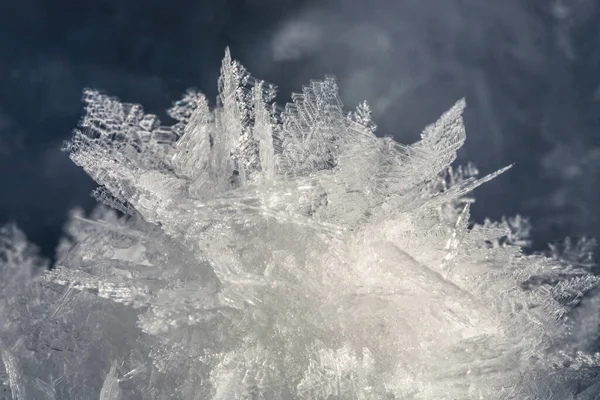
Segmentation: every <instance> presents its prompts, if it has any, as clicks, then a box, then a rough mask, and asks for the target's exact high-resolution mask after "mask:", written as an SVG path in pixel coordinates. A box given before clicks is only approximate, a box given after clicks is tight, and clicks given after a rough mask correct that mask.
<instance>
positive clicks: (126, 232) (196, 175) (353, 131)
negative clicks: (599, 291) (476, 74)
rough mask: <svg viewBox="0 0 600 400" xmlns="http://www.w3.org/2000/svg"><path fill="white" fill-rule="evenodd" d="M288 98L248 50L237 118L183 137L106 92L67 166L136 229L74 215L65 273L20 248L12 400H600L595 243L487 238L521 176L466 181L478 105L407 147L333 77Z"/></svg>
mask: <svg viewBox="0 0 600 400" xmlns="http://www.w3.org/2000/svg"><path fill="white" fill-rule="evenodd" d="M275 90H276V88H275V87H274V86H273V85H270V84H267V83H264V82H262V81H259V80H256V79H254V78H252V77H251V76H250V75H249V73H248V72H247V71H246V70H245V69H244V67H243V66H241V65H240V64H239V63H238V62H236V61H233V60H232V59H231V56H230V54H229V52H228V51H227V52H226V55H225V58H224V60H223V64H222V68H221V77H220V79H219V96H218V99H217V103H216V107H214V108H211V107H209V103H208V101H207V99H206V98H205V97H204V95H202V94H201V93H197V92H193V91H190V92H188V93H186V94H185V96H184V98H183V99H182V100H181V101H179V102H176V103H175V104H174V106H173V108H172V109H171V110H169V114H170V115H171V116H172V117H173V118H175V119H176V120H177V123H176V124H175V125H173V126H163V125H161V124H160V121H159V120H158V118H157V117H156V116H153V115H148V114H144V112H143V110H142V108H141V106H139V105H134V104H123V103H120V102H119V101H118V100H116V99H113V98H110V97H107V96H105V95H103V94H100V93H98V92H96V91H93V90H86V92H85V94H84V102H85V106H86V114H85V117H84V118H83V120H82V122H81V125H80V128H79V129H78V130H76V131H75V134H74V137H73V139H72V140H71V141H70V142H69V143H67V145H66V146H65V150H66V151H67V152H68V153H69V155H70V157H71V159H72V160H73V161H74V162H75V163H76V164H78V165H79V166H81V167H82V168H84V170H85V171H86V172H87V173H88V174H89V175H90V176H91V177H92V178H94V179H95V180H96V182H98V184H99V185H100V187H99V189H98V190H96V191H95V192H94V195H95V196H96V197H97V198H98V200H99V201H101V202H103V203H104V204H105V205H107V206H109V207H112V208H114V209H116V210H118V211H120V212H122V213H124V214H125V216H118V215H117V213H116V212H115V211H113V210H109V209H108V208H103V207H100V208H99V209H98V210H96V211H95V212H94V214H93V215H90V216H85V215H83V214H82V213H81V212H79V211H74V212H73V215H72V218H71V220H70V222H69V224H68V225H67V226H66V228H65V237H64V238H63V240H62V241H61V244H60V246H59V251H58V261H57V264H56V266H55V267H54V268H53V269H52V270H51V271H49V272H44V273H40V271H41V270H42V269H43V266H44V261H43V260H40V259H39V258H38V257H37V256H36V253H35V250H34V249H32V247H31V245H29V244H28V243H27V241H26V240H25V238H24V237H23V236H22V234H21V233H20V232H19V231H18V229H16V228H15V227H10V226H9V227H5V228H3V229H2V231H1V232H0V244H1V246H2V247H1V248H0V282H1V283H0V290H1V293H2V296H1V297H0V316H1V317H2V318H1V319H0V321H1V325H0V356H1V358H2V361H3V364H2V365H3V367H1V368H0V378H2V384H3V385H4V387H5V388H7V391H10V393H11V395H12V397H13V398H15V399H87V398H100V399H103V400H115V399H167V398H169V399H172V398H178V399H211V398H212V399H222V400H225V399H265V400H266V399H294V398H297V399H394V398H395V399H405V398H414V399H471V398H473V399H546V398H557V399H568V398H593V397H590V396H594V390H597V388H596V389H595V388H594V387H593V386H591V385H592V384H593V383H594V379H595V378H596V376H595V375H594V373H595V372H594V371H595V370H594V368H595V367H597V366H598V365H599V362H600V355H598V354H596V353H594V347H593V346H594V341H595V340H596V339H597V337H598V328H599V327H600V324H599V323H600V321H599V317H600V316H599V314H598V302H599V300H598V299H599V297H598V296H594V294H595V291H594V288H595V287H596V286H597V285H598V283H599V278H597V277H596V276H595V275H593V274H591V273H590V268H591V267H592V266H593V263H592V262H591V261H590V259H589V253H590V246H591V245H593V243H592V242H590V241H584V242H580V243H578V244H573V243H570V242H566V243H565V246H563V247H559V246H555V247H553V248H552V249H551V252H550V254H549V255H548V256H542V255H525V254H523V252H522V249H521V247H520V246H523V245H526V244H527V240H528V236H527V235H528V231H529V225H528V223H527V221H526V220H525V219H523V218H520V217H516V218H511V219H505V220H503V221H500V222H491V221H487V222H486V223H485V224H483V225H471V224H470V222H469V205H470V203H471V202H472V201H473V200H472V199H471V198H469V197H468V193H469V192H470V191H471V190H472V189H473V188H475V187H477V186H478V185H481V184H482V183H484V182H486V181H489V180H490V179H492V178H493V177H495V176H496V175H497V174H499V173H502V172H504V171H505V170H506V169H507V168H503V169H501V170H499V171H498V172H496V173H494V174H491V175H489V176H486V177H483V178H480V179H478V178H477V170H476V169H475V168H474V167H473V166H471V165H468V166H466V167H458V168H453V167H451V164H452V163H453V162H454V160H455V158H456V151H457V150H458V149H459V148H460V147H461V146H462V144H463V143H464V141H465V129H464V125H463V121H462V111H463V109H464V107H465V102H464V100H460V101H458V102H457V103H456V105H455V106H453V107H452V108H451V109H450V110H449V111H448V112H446V113H445V114H444V115H442V116H441V118H440V119H439V120H438V121H437V122H435V123H433V124H432V125H430V126H428V127H426V128H425V130H424V131H423V134H422V137H421V140H420V141H419V142H417V143H414V144H412V145H401V144H399V143H396V142H395V141H393V140H392V139H390V138H380V137H377V136H375V133H374V132H375V129H376V126H375V124H374V123H373V122H372V121H371V118H370V109H369V106H368V104H366V103H362V104H360V105H359V106H358V107H357V109H356V110H355V111H353V112H350V113H346V112H344V111H343V106H342V103H341V100H340V98H339V96H338V90H337V86H336V83H335V80H334V79H333V78H330V77H328V78H326V79H325V80H323V81H313V82H311V83H310V85H308V86H306V87H304V88H303V90H302V93H296V94H293V95H292V103H290V104H287V105H286V106H285V107H284V108H278V107H277V106H275V105H274V104H272V100H273V98H274V96H275ZM588 387H589V388H588ZM578 393H579V395H578ZM576 395H578V396H579V397H575V396H576ZM584 396H588V397H584Z"/></svg>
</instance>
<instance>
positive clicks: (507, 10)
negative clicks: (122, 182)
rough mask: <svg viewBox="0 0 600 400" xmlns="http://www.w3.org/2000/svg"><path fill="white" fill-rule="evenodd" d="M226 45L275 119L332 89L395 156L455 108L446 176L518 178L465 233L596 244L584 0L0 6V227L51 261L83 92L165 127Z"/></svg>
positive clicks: (589, 3) (598, 97)
mask: <svg viewBox="0 0 600 400" xmlns="http://www.w3.org/2000/svg"><path fill="white" fill-rule="evenodd" d="M226 46H230V48H231V51H232V54H233V56H234V57H235V58H236V59H238V60H239V61H240V62H241V63H242V64H244V65H245V66H246V67H247V68H248V69H249V70H250V72H251V73H252V74H253V75H254V76H256V77H258V78H261V79H265V80H267V81H270V82H273V83H275V84H277V85H278V86H279V96H278V102H280V103H283V102H285V101H288V99H289V95H290V93H291V92H292V91H300V90H301V88H302V85H303V84H306V83H308V82H309V80H310V79H321V78H322V77H323V76H324V75H326V74H333V75H335V76H336V77H337V79H338V82H339V86H340V88H341V96H342V99H343V101H344V103H345V105H346V106H347V108H348V109H352V108H354V107H355V106H356V104H357V103H358V102H360V101H362V100H367V101H368V102H369V103H370V104H371V106H372V108H373V111H374V120H375V122H376V123H377V124H378V130H377V133H378V134H379V135H392V136H394V137H395V138H396V140H398V141H400V142H404V143H411V142H414V141H415V140H417V139H418V137H419V133H420V131H421V129H422V128H423V127H424V126H425V125H426V124H428V123H430V122H433V121H434V120H435V119H436V118H437V117H438V116H439V115H440V114H441V113H442V112H443V111H445V110H446V109H447V108H449V107H450V106H451V105H452V104H453V103H454V102H455V101H456V100H457V99H459V98H461V97H466V100H467V105H468V108H467V111H466V115H465V118H466V124H467V144H466V146H465V147H464V148H463V149H462V150H461V152H460V157H459V162H460V163H466V162H467V161H472V162H474V163H475V165H476V166H478V167H479V169H480V171H481V173H482V174H485V173H489V172H492V171H494V170H496V169H498V168H501V167H503V166H505V165H507V164H511V163H515V167H514V168H513V169H512V170H510V171H509V172H508V173H505V174H504V175H502V176H501V177H499V178H498V179H496V180H494V181H492V182H490V183H487V184H486V185H484V186H483V187H481V188H479V189H477V190H476V192H475V196H476V198H477V202H476V204H475V205H474V207H473V208H472V211H473V217H474V219H475V220H476V221H483V219H484V217H486V216H489V217H491V218H494V219H498V218H500V217H502V216H503V215H506V216H510V215H514V214H517V213H519V214H522V215H524V216H527V217H529V219H530V221H531V223H532V225H533V232H532V233H533V239H534V244H533V246H534V248H538V249H540V248H543V247H544V246H545V245H546V243H548V242H555V241H561V240H562V239H563V238H564V237H565V236H572V237H574V238H577V237H580V236H592V237H600V225H599V222H600V186H599V185H600V109H599V105H600V104H599V103H600V87H599V85H600V1H595V0H570V1H564V2H563V1H558V0H552V1H551V0H529V1H524V0H523V1H520V0H502V1H500V0H495V1H493V0H489V1H481V0H368V1H367V0H312V1H311V0H302V1H301V0H212V1H205V0H169V1H167V0H93V1H92V0H77V1H75V0H19V1H14V0H0V183H1V186H0V188H1V189H0V223H4V222H9V221H14V222H17V223H18V225H19V226H20V227H21V228H23V229H24V231H25V232H26V233H27V235H28V236H29V238H30V239H31V240H32V241H34V242H35V243H37V244H38V245H39V246H40V247H41V248H42V251H43V253H44V254H45V255H47V256H52V254H53V252H54V248H55V246H56V243H57V240H58V237H59V236H60V234H61V231H62V224H63V222H64V220H65V218H66V215H67V212H68V211H69V210H70V209H72V208H73V207H76V206H81V207H84V208H86V209H88V210H90V209H91V208H92V207H93V206H94V204H95V202H94V200H93V199H92V198H91V197H90V196H89V193H90V192H91V190H92V189H93V188H94V187H95V184H94V183H93V182H92V181H91V180H90V179H89V178H88V177H87V176H86V175H85V173H84V172H83V171H82V170H80V169H79V168H77V167H76V166H75V165H74V164H72V163H71V162H70V160H69V159H68V157H67V156H66V155H65V154H64V153H62V152H61V151H60V148H61V145H62V142H63V141H64V140H66V139H69V138H70V136H71V131H72V129H73V128H74V127H76V125H77V122H78V120H79V118H80V116H81V114H82V107H81V103H80V96H81V91H82V89H83V88H84V87H94V88H97V89H100V90H101V91H104V92H106V93H108V94H110V95H114V96H117V97H119V98H120V99H121V100H123V101H128V102H136V103H141V104H143V105H144V107H145V109H146V111H148V112H151V113H155V114H158V115H159V116H161V117H164V116H165V112H164V110H165V109H166V108H167V107H169V105H170V104H171V102H172V101H175V100H177V99H178V98H179V96H180V95H181V94H182V93H183V92H184V91H185V90H186V88H188V87H196V88H199V89H200V90H202V91H203V92H204V93H205V94H207V95H208V97H209V98H212V99H214V98H215V96H216V88H217V77H218V70H219V67H220V62H221V58H222V56H223V54H224V49H225V47H226ZM164 120H166V117H165V118H164Z"/></svg>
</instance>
